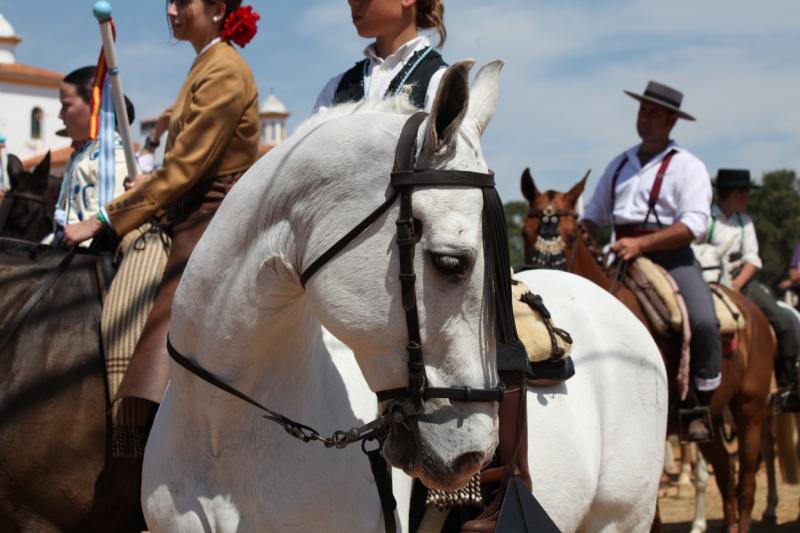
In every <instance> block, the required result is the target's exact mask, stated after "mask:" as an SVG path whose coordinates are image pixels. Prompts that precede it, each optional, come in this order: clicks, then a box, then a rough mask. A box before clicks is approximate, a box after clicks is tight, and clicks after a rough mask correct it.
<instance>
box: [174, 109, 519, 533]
mask: <svg viewBox="0 0 800 533" xmlns="http://www.w3.org/2000/svg"><path fill="white" fill-rule="evenodd" d="M427 116H428V115H427V113H423V112H419V113H415V114H414V115H412V116H411V117H410V118H409V119H408V120H407V121H406V123H405V125H404V126H403V129H402V132H401V134H400V138H399V140H398V144H397V149H396V153H395V161H394V168H393V170H392V173H391V185H392V192H391V193H390V194H389V196H388V198H386V200H385V201H384V202H383V203H382V204H381V205H380V206H378V208H377V209H375V210H374V211H373V212H372V213H370V214H369V215H368V216H367V217H366V218H364V219H363V220H362V221H361V222H359V223H358V224H357V225H356V226H355V227H354V228H353V229H352V230H350V231H349V232H348V233H347V234H346V235H344V236H343V237H342V238H341V239H339V240H338V241H337V242H336V243H334V244H333V246H331V247H330V248H329V249H328V250H327V251H325V252H324V253H323V254H322V255H320V256H319V257H318V258H317V259H316V260H314V261H313V262H312V263H311V264H310V265H309V266H308V267H307V268H306V269H305V270H304V271H303V272H302V274H301V275H300V283H301V284H302V285H303V287H305V285H306V283H307V282H308V280H309V279H310V278H311V277H312V276H313V275H314V274H315V273H316V272H317V271H318V270H319V269H320V268H321V267H322V266H324V265H325V264H326V263H327V262H328V261H330V260H331V259H332V258H333V257H335V256H336V255H337V254H338V253H339V252H340V251H341V250H343V249H344V248H345V247H346V246H347V245H348V244H350V243H351V242H352V241H353V240H354V239H356V238H357V237H358V236H359V235H360V234H361V233H363V232H364V230H366V229H367V228H368V227H369V226H371V225H372V224H373V223H374V222H375V221H376V220H377V219H378V218H379V217H380V215H381V214H383V213H384V212H385V211H386V210H387V209H389V207H390V206H391V205H392V204H394V202H395V200H396V199H397V198H398V196H399V198H400V213H399V215H398V218H397V221H396V225H397V239H396V242H397V246H398V248H399V251H400V275H399V278H400V285H401V292H402V301H403V308H404V310H405V315H406V326H407V328H408V344H407V345H406V349H407V351H408V386H407V387H401V388H397V389H389V390H384V391H380V392H377V393H376V394H377V396H378V401H379V402H381V403H383V402H388V404H387V405H386V406H385V407H384V409H383V410H382V412H381V416H379V417H378V418H377V419H375V420H373V421H372V422H370V423H368V424H365V425H364V426H360V427H357V428H353V429H350V430H349V431H336V432H335V433H334V434H333V435H332V436H331V437H328V438H326V437H322V436H321V435H320V433H319V432H317V431H316V430H314V429H313V428H310V427H308V426H306V425H304V424H300V423H298V422H295V421H293V420H291V419H289V418H288V417H286V416H284V415H281V414H279V413H276V412H274V411H272V410H270V409H268V408H267V407H265V406H263V405H262V404H260V403H259V402H257V401H255V400H253V399H252V398H250V397H249V396H246V395H245V394H243V393H241V392H240V391H238V390H236V389H234V388H233V387H231V386H230V385H228V384H227V383H225V382H223V381H222V380H220V379H219V378H217V377H216V376H214V375H212V374H211V373H209V372H208V371H207V370H205V369H204V368H202V367H200V366H199V365H197V364H195V363H194V362H192V361H190V360H189V359H187V358H186V357H185V356H183V355H182V354H180V353H179V352H178V351H177V350H176V349H175V348H174V347H173V346H172V344H171V343H170V342H169V339H167V350H168V352H169V354H170V356H171V357H172V359H173V360H175V362H177V363H178V364H179V365H181V366H183V367H184V368H186V369H187V370H189V371H190V372H192V373H193V374H195V375H196V376H198V377H200V378H201V379H203V380H205V381H206V382H208V383H210V384H212V385H214V386H216V387H218V388H221V389H223V390H225V391H226V392H228V393H229V394H232V395H234V396H236V397H238V398H240V399H241V400H243V401H246V402H248V403H250V404H251V405H253V406H255V407H257V408H258V409H260V410H262V411H264V412H265V413H266V415H264V418H266V419H268V420H272V421H274V422H276V423H278V424H280V425H282V426H283V428H284V429H285V430H286V431H287V432H288V433H289V434H290V435H292V436H293V437H296V438H298V439H300V440H303V441H304V442H311V441H319V442H321V443H323V444H324V445H325V446H326V447H336V448H344V447H345V446H347V445H349V444H352V443H354V442H358V441H361V442H362V449H364V451H365V453H367V455H368V456H369V458H370V463H371V464H372V468H373V474H374V475H375V478H376V482H377V483H378V490H379V493H380V497H381V503H382V506H383V511H384V520H385V521H386V524H385V525H386V530H387V531H394V515H393V514H392V512H391V511H392V510H393V509H394V502H393V499H392V498H391V486H390V483H391V478H389V480H388V481H386V479H385V477H386V472H385V463H381V462H380V461H382V458H381V457H380V448H378V449H377V450H373V451H369V452H368V451H367V450H366V449H365V448H364V443H365V442H366V441H369V440H377V441H378V442H379V443H380V444H381V445H382V443H383V441H384V440H385V438H386V436H387V434H388V432H389V430H390V428H391V427H392V426H393V425H400V424H403V425H406V424H407V423H408V422H407V421H408V418H409V417H411V416H414V415H415V414H419V413H420V412H421V411H422V405H423V402H424V401H426V400H430V399H433V398H444V399H449V400H453V401H460V402H499V401H500V400H502V398H503V392H504V385H503V384H502V383H499V384H498V385H497V386H496V387H493V388H485V389H473V388H471V387H468V386H463V387H429V386H428V379H427V376H426V373H425V362H424V360H423V356H422V340H421V335H420V331H419V315H418V312H417V301H416V300H417V298H416V290H415V282H416V274H415V273H414V247H415V245H416V242H417V241H418V240H419V237H420V235H421V231H422V230H421V227H418V226H417V223H416V221H415V220H414V217H413V211H412V203H411V196H412V192H413V189H414V187H418V186H435V187H442V186H462V187H463V186H466V187H477V188H480V189H481V190H482V191H483V198H484V213H483V221H484V243H485V246H484V247H485V249H486V257H487V261H486V272H487V276H491V279H492V291H493V292H494V296H495V301H494V307H495V315H496V316H495V327H496V333H497V342H498V346H499V345H502V344H511V343H514V342H517V334H516V329H515V327H514V320H513V314H512V311H511V281H510V268H509V262H508V244H507V240H506V230H505V214H504V211H503V205H502V202H501V201H500V199H499V196H498V195H497V192H496V190H495V188H494V185H495V183H494V173H493V172H491V171H489V172H486V173H483V172H471V171H462V170H440V169H417V168H415V166H416V153H417V134H418V130H419V127H420V125H421V124H422V122H423V121H424V120H425V118H426V117H427ZM409 403H410V405H409ZM381 464H383V467H381V466H380V465H381ZM379 477H381V478H383V479H382V480H379ZM387 484H388V489H387V488H386V487H387ZM387 490H388V495H387V493H386V491H387Z"/></svg>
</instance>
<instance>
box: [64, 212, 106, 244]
mask: <svg viewBox="0 0 800 533" xmlns="http://www.w3.org/2000/svg"><path fill="white" fill-rule="evenodd" d="M102 230H103V223H102V222H100V220H99V219H98V218H97V217H92V218H90V219H87V220H84V221H82V222H78V223H77V224H67V225H66V226H64V243H65V244H66V245H67V246H73V245H76V244H79V243H82V242H83V241H86V240H88V239H91V238H92V237H95V236H96V235H97V234H98V233H100V232H101V231H102Z"/></svg>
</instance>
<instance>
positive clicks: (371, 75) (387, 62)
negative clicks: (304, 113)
mask: <svg viewBox="0 0 800 533" xmlns="http://www.w3.org/2000/svg"><path fill="white" fill-rule="evenodd" d="M430 45H431V42H430V39H428V38H427V37H426V36H424V35H420V36H419V37H416V38H414V39H411V40H410V41H408V42H407V43H405V44H404V45H403V46H401V47H400V48H398V49H397V51H396V52H395V53H393V54H392V55H390V56H388V57H387V58H386V59H382V58H380V57H378V52H377V50H376V48H375V43H372V44H371V45H369V46H367V47H366V48H365V49H364V56H365V57H366V58H367V59H369V61H368V63H367V69H366V72H365V76H364V96H365V98H367V99H381V98H383V97H384V96H385V95H386V90H387V89H388V88H389V85H390V84H391V83H392V80H393V79H394V78H395V77H396V76H397V75H398V74H399V73H400V71H401V70H402V69H403V67H404V66H405V65H406V62H407V61H408V60H409V59H410V58H411V56H413V55H414V54H415V53H416V52H417V51H419V50H422V49H424V48H425V47H428V46H430ZM445 70H446V67H442V68H440V69H439V70H437V71H436V72H435V73H434V74H433V76H432V77H431V81H430V84H429V85H428V91H427V92H426V93H425V108H424V109H425V111H430V110H431V107H432V106H433V99H434V98H435V97H436V90H437V89H438V87H439V82H440V81H441V80H442V75H444V71H445ZM342 76H344V72H342V73H341V74H339V75H338V76H334V77H333V78H331V79H330V81H328V83H327V84H326V85H325V87H323V89H322V92H320V93H319V96H318V97H317V102H316V103H315V104H314V109H313V110H312V111H311V114H312V115H313V114H314V113H316V112H318V111H322V110H324V109H327V108H329V107H331V106H333V105H334V103H333V98H334V96H335V95H336V89H337V88H338V87H339V83H340V82H341V81H342Z"/></svg>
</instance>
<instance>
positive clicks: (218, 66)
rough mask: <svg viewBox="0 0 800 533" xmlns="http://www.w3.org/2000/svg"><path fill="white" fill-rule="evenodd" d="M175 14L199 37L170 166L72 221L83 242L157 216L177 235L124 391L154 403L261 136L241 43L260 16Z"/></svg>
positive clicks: (179, 25) (183, 28)
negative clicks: (196, 276) (174, 320)
mask: <svg viewBox="0 0 800 533" xmlns="http://www.w3.org/2000/svg"><path fill="white" fill-rule="evenodd" d="M167 18H168V19H169V22H170V26H171V29H172V35H173V37H174V38H175V39H177V40H181V41H188V42H189V43H191V45H192V47H193V48H194V50H195V52H196V54H197V55H196V56H195V59H194V62H193V64H192V67H191V69H190V70H189V73H188V75H187V78H186V80H185V82H184V84H183V86H182V87H181V90H180V92H179V93H178V96H177V99H176V100H175V103H174V104H173V107H172V115H171V120H170V124H169V133H168V136H167V143H166V151H165V154H164V166H163V167H161V168H159V169H157V170H155V171H154V172H153V173H152V174H142V175H139V176H136V178H135V179H134V180H133V181H132V184H130V185H131V188H130V189H129V190H128V191H127V192H125V193H124V194H122V195H120V196H117V197H116V198H114V199H113V200H111V201H110V202H108V203H107V204H105V205H104V206H103V209H102V210H101V211H100V217H97V216H95V217H92V218H89V219H87V220H84V221H83V222H80V223H78V224H70V225H68V226H66V227H65V228H64V235H65V239H66V241H67V242H68V243H74V242H81V241H83V240H86V239H87V238H91V237H93V236H95V235H97V234H99V233H100V232H103V231H113V232H114V233H116V234H117V235H120V236H121V235H125V234H126V233H128V232H129V231H131V230H134V229H135V228H137V227H138V226H140V225H141V224H143V223H144V222H147V221H149V220H151V219H152V217H154V216H155V217H158V218H159V219H160V220H161V221H162V222H163V223H164V227H165V230H166V231H167V232H168V233H169V234H170V236H171V237H172V245H171V247H170V251H169V256H168V259H167V264H166V267H165V271H164V276H163V279H162V280H161V283H160V285H159V287H158V289H157V292H156V296H155V300H154V302H153V307H152V309H151V311H150V313H149V315H148V317H147V321H146V323H145V326H144V330H143V332H142V336H141V338H140V339H139V341H138V343H137V344H136V349H135V350H134V353H133V356H132V359H131V363H130V365H129V367H128V369H127V371H126V373H125V377H124V380H123V382H122V384H121V385H120V389H119V391H118V393H117V396H118V397H136V398H143V399H144V400H148V401H150V402H152V404H153V405H152V406H151V407H154V406H155V404H158V403H159V402H161V399H162V397H163V395H164V390H165V388H166V385H167V380H168V374H169V363H168V355H167V350H166V346H167V330H168V328H169V317H170V309H171V307H172V299H173V296H174V294H175V290H176V289H177V287H178V283H179V281H180V278H181V275H182V273H183V269H184V267H185V266H186V262H187V261H188V259H189V256H190V254H191V253H192V250H193V249H194V247H195V245H196V244H197V242H198V241H199V240H200V237H201V236H202V235H203V232H204V231H205V228H206V227H207V226H208V224H209V223H210V222H211V219H212V217H213V216H214V213H216V210H217V209H218V207H219V205H220V204H221V203H222V200H223V198H224V197H225V195H226V194H227V193H228V191H229V190H230V189H231V187H233V186H234V184H235V183H236V181H237V180H238V179H239V177H240V176H241V175H242V174H243V173H244V172H245V171H246V170H247V169H248V168H249V167H250V166H251V165H252V164H253V163H254V162H255V160H256V158H257V156H258V142H259V135H258V121H259V118H258V91H257V88H256V83H255V80H254V79H253V74H252V72H251V70H250V67H249V66H248V65H247V63H246V62H245V60H244V59H243V58H242V57H241V55H239V54H238V53H237V52H236V50H235V49H234V47H233V44H232V42H233V43H236V44H238V45H239V46H244V45H245V44H247V42H249V41H250V39H251V38H252V37H253V36H254V35H255V32H256V27H255V22H256V20H257V19H258V15H257V14H256V13H253V12H252V11H251V8H250V7H249V6H248V7H241V0H224V1H223V0H181V1H178V0H172V1H170V2H168V3H167ZM234 30H237V31H234ZM231 41H232V42H231Z"/></svg>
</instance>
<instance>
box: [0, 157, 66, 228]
mask: <svg viewBox="0 0 800 533" xmlns="http://www.w3.org/2000/svg"><path fill="white" fill-rule="evenodd" d="M7 172H8V177H9V180H10V182H11V189H10V190H9V191H7V192H6V193H5V195H4V197H3V199H2V201H0V236H2V237H11V238H13V239H22V240H26V241H40V240H41V239H42V238H44V237H45V236H46V235H48V234H49V233H50V232H52V231H53V212H54V211H55V205H56V200H57V199H58V192H59V189H60V188H61V178H57V177H55V176H51V175H50V152H47V155H46V156H45V157H44V158H43V159H42V160H41V161H40V162H39V164H38V165H36V167H35V168H34V169H33V171H31V172H26V171H25V169H24V168H23V166H22V161H20V160H19V158H18V157H16V156H15V155H13V154H12V155H9V156H8V165H7Z"/></svg>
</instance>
